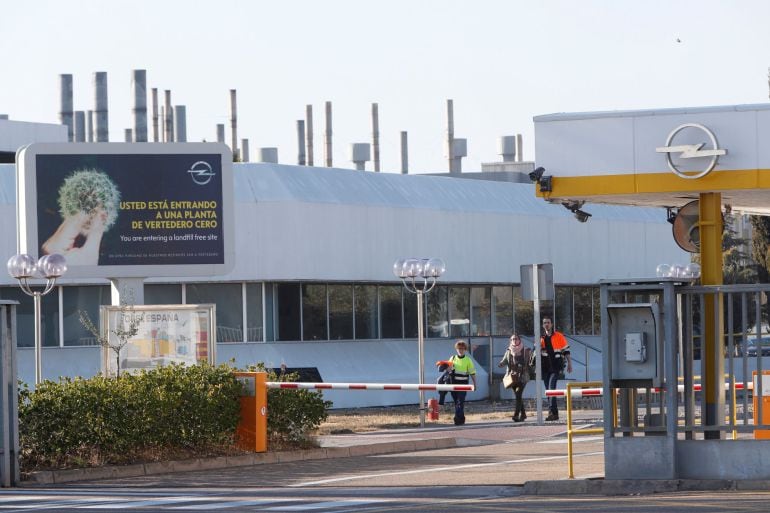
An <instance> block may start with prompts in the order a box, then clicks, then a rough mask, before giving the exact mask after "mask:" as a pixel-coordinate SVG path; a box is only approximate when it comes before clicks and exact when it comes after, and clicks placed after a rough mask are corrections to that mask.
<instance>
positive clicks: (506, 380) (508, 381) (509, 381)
mask: <svg viewBox="0 0 770 513" xmlns="http://www.w3.org/2000/svg"><path fill="white" fill-rule="evenodd" d="M503 386H504V387H505V388H512V387H513V374H511V373H510V372H506V373H505V376H503Z"/></svg>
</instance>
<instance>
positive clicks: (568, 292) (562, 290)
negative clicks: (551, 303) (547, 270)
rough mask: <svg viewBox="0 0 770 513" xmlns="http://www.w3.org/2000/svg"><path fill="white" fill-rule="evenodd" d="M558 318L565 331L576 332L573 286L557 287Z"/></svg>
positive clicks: (555, 320)
mask: <svg viewBox="0 0 770 513" xmlns="http://www.w3.org/2000/svg"><path fill="white" fill-rule="evenodd" d="M556 305H557V306H556V316H557V317H556V319H554V323H555V324H556V326H559V331H561V332H563V333H574V331H573V326H572V320H573V319H572V287H556Z"/></svg>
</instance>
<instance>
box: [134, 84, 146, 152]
mask: <svg viewBox="0 0 770 513" xmlns="http://www.w3.org/2000/svg"><path fill="white" fill-rule="evenodd" d="M131 88H132V89H133V91H134V108H133V114H134V140H135V141H136V142H147V70H143V69H135V70H133V71H132V72H131Z"/></svg>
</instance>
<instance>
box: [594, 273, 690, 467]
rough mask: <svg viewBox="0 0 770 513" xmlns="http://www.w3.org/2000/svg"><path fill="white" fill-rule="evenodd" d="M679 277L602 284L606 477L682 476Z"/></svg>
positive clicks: (606, 281) (604, 281)
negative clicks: (641, 399) (679, 459)
mask: <svg viewBox="0 0 770 513" xmlns="http://www.w3.org/2000/svg"><path fill="white" fill-rule="evenodd" d="M678 284H681V280H676V279H674V278H665V279H642V280H635V281H633V282H618V281H611V280H603V281H602V282H601V284H600V300H601V306H602V312H601V315H602V320H601V322H602V342H603V347H602V352H603V355H604V366H603V376H604V378H603V385H604V390H605V394H604V399H605V400H604V437H605V438H604V460H605V462H604V465H605V470H604V472H605V476H606V478H608V479H674V478H676V477H677V471H676V442H677V414H676V412H677V408H678V404H677V367H678V366H677V365H676V362H677V352H678V351H677V346H678V344H677V343H676V341H677V339H678V337H677V331H676V327H677V309H676V296H675V294H676V292H675V287H676V285H678ZM640 391H641V392H642V393H643V394H644V396H645V398H646V400H645V401H644V409H643V411H640V407H639V405H638V404H637V396H638V394H639V393H640ZM653 395H656V396H657V397H658V400H657V401H656V402H655V403H656V404H653V402H654V401H653V400H652V396H653ZM668 412H674V413H673V414H668ZM640 417H641V419H642V422H641V423H640ZM653 435H655V436H653ZM629 462H634V464H633V465H631V464H629Z"/></svg>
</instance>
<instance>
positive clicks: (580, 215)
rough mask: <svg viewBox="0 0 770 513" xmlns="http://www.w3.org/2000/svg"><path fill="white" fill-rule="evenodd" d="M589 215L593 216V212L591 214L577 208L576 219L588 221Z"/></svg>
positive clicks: (582, 221) (583, 221)
mask: <svg viewBox="0 0 770 513" xmlns="http://www.w3.org/2000/svg"><path fill="white" fill-rule="evenodd" d="M589 217H591V214H589V213H588V212H584V211H582V210H580V209H577V210H575V219H577V220H578V221H580V222H581V223H585V222H586V221H588V218H589Z"/></svg>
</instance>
